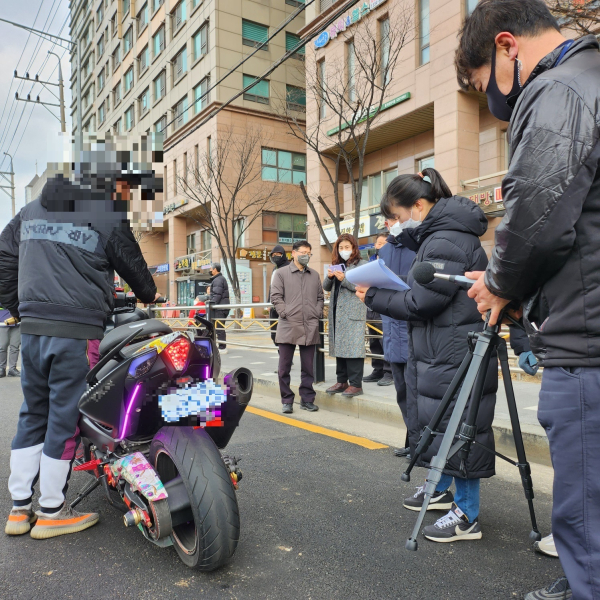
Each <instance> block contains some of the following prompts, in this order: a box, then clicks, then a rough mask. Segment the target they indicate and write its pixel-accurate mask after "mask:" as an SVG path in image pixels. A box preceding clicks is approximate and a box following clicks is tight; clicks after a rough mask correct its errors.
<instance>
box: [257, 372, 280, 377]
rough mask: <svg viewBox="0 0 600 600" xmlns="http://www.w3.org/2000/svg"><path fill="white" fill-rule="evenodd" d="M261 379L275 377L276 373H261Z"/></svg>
mask: <svg viewBox="0 0 600 600" xmlns="http://www.w3.org/2000/svg"><path fill="white" fill-rule="evenodd" d="M260 376H261V377H277V373H261V374H260Z"/></svg>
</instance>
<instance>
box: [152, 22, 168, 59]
mask: <svg viewBox="0 0 600 600" xmlns="http://www.w3.org/2000/svg"><path fill="white" fill-rule="evenodd" d="M152 46H153V49H154V56H158V55H159V54H160V53H161V52H162V51H163V50H164V49H165V26H164V25H162V26H161V27H160V28H159V30H158V31H157V32H156V33H155V34H154V35H153V36H152Z"/></svg>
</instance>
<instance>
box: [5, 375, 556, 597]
mask: <svg viewBox="0 0 600 600" xmlns="http://www.w3.org/2000/svg"><path fill="white" fill-rule="evenodd" d="M20 402H21V390H20V386H19V383H18V381H17V380H9V379H2V380H0V405H1V406H2V418H1V420H0V433H1V436H0V444H1V446H0V448H1V450H2V457H3V458H2V460H1V461H0V479H1V481H0V502H1V505H2V507H4V511H5V513H8V510H9V508H10V499H9V495H8V492H7V487H6V481H7V478H8V461H9V449H10V440H11V438H12V435H13V432H14V428H15V424H16V419H17V414H18V408H19V405H20ZM228 452H229V453H230V454H235V455H236V456H239V457H241V458H242V463H241V466H242V468H243V471H244V479H243V481H242V482H241V484H240V491H239V492H238V494H239V496H238V499H239V504H240V510H241V517H242V537H241V540H240V544H239V546H238V551H237V553H236V555H235V557H234V560H233V561H232V563H231V564H230V565H229V566H227V567H225V568H223V569H222V570H220V571H218V572H215V573H211V574H203V573H196V572H194V571H192V570H190V569H188V568H187V567H185V566H184V565H183V564H182V563H180V562H179V560H178V559H177V557H176V554H175V551H174V550H173V549H172V548H168V549H160V548H158V547H156V546H153V545H152V544H150V543H149V542H147V541H146V540H144V539H143V538H142V536H141V535H140V534H139V532H137V531H135V530H129V529H125V527H124V526H123V524H122V517H121V515H120V513H118V512H117V511H116V510H115V509H113V508H111V507H110V506H109V505H108V504H107V503H106V502H105V501H104V500H103V497H102V494H101V492H100V491H99V490H96V491H95V492H94V493H93V494H92V495H91V496H90V497H88V498H87V499H86V500H85V501H84V502H82V503H81V504H80V509H81V510H96V511H98V512H100V515H101V518H100V523H99V524H98V525H97V526H95V527H93V528H92V529H90V530H87V531H85V532H82V533H79V534H74V535H69V536H64V537H61V538H55V539H52V540H47V541H36V540H32V539H31V538H30V537H29V536H22V537H19V538H8V537H7V536H4V535H3V534H0V598H2V599H3V600H4V599H6V600H13V599H14V600H16V599H34V598H35V599H39V598H44V599H45V600H54V599H71V598H73V599H113V598H114V599H116V598H119V599H125V598H127V599H138V598H139V599H142V598H143V599H144V600H153V599H157V600H158V599H163V598H177V599H179V598H185V599H188V598H190V599H191V598H194V599H195V598H209V599H211V600H213V599H215V600H220V599H230V598H236V599H265V598H267V599H288V598H289V599H313V600H321V599H322V600H333V599H338V598H340V599H342V598H343V599H344V600H350V599H355V598H356V599H361V600H362V599H374V600H384V599H402V600H405V599H406V600H408V599H411V600H412V599H414V600H421V599H423V600H425V599H427V600H429V599H434V598H435V599H436V600H437V599H446V598H448V599H450V598H452V599H461V600H482V599H486V600H487V599H494V600H495V599H509V598H510V599H514V598H522V597H523V594H524V593H526V592H528V591H530V590H531V589H536V588H538V587H542V586H544V585H546V584H547V583H548V582H550V581H552V580H553V579H554V578H555V577H558V576H560V575H561V574H562V572H561V568H560V564H559V563H558V561H557V560H555V559H552V558H547V557H543V556H539V555H536V554H534V552H533V551H532V550H531V548H530V546H529V543H528V539H527V534H528V532H529V523H528V514H527V511H526V506H525V502H524V500H523V498H522V491H521V488H520V487H519V486H518V485H517V484H513V483H509V482H507V481H502V480H500V479H496V478H494V479H491V480H486V481H485V482H484V484H483V485H482V511H481V522H482V528H483V533H484V537H483V539H482V540H480V541H475V542H462V543H461V544H435V543H433V542H428V541H427V540H425V539H424V538H421V540H420V547H419V551H418V552H416V553H410V552H407V551H406V550H405V549H404V541H405V539H406V537H407V536H408V534H409V532H410V530H411V529H412V525H413V523H414V519H415V517H416V513H411V512H408V511H406V510H404V509H403V508H402V506H401V500H402V498H403V497H404V496H405V495H407V494H408V493H411V490H412V488H411V487H410V486H411V484H403V483H400V481H399V467H400V466H403V463H401V462H400V461H399V459H397V458H394V457H393V456H392V454H391V452H390V450H389V449H382V450H367V449H365V448H362V447H359V446H356V445H354V444H350V443H347V442H344V441H341V440H337V439H333V438H331V437H325V436H322V435H319V434H316V433H312V432H309V431H305V430H302V429H298V428H296V427H292V426H289V425H286V424H282V423H277V422H274V421H272V420H269V419H266V418H264V417H261V416H257V415H252V414H246V415H245V416H244V419H243V421H242V425H241V426H240V428H239V430H238V431H237V432H236V434H235V436H234V438H233V440H232V443H231V444H230V446H229V448H228ZM415 475H417V476H416V477H414V478H413V479H414V480H415V481H416V480H417V479H418V476H419V474H415ZM422 475H423V474H421V476H422ZM86 481H87V476H86V475H85V474H83V473H76V474H74V476H73V478H72V480H71V487H70V491H69V494H70V495H72V494H74V493H75V491H76V490H77V489H79V488H80V487H82V486H83V485H84V483H85V482H86ZM536 506H537V510H538V517H539V520H540V524H541V527H542V528H543V531H544V532H545V533H547V532H548V531H549V514H550V506H551V499H550V497H549V496H547V495H544V494H539V495H538V497H537V500H536ZM439 514H440V513H430V514H429V515H428V518H427V520H426V522H427V523H431V522H433V521H434V520H435V518H437V517H436V515H439Z"/></svg>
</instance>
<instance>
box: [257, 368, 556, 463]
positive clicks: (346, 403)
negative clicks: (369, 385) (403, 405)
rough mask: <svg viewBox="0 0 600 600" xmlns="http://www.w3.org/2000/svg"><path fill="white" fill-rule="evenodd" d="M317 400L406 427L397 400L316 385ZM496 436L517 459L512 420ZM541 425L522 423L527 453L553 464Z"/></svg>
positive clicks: (260, 387)
mask: <svg viewBox="0 0 600 600" xmlns="http://www.w3.org/2000/svg"><path fill="white" fill-rule="evenodd" d="M290 387H291V388H292V390H293V391H294V393H295V394H296V395H298V385H294V384H292V385H291V386H290ZM254 390H255V391H257V392H259V393H261V394H264V395H266V396H275V397H279V384H278V382H276V381H271V380H268V379H261V378H259V377H256V378H255V379H254ZM315 391H316V393H317V395H316V398H315V401H316V403H317V404H318V405H319V408H320V409H322V410H327V411H329V412H333V413H338V414H342V415H346V416H349V417H354V418H356V419H363V420H364V421H369V422H375V423H381V424H384V425H395V426H398V428H400V429H405V425H404V421H403V420H402V415H401V413H400V410H399V409H398V407H397V406H396V405H395V404H392V403H390V402H380V401H379V400H377V399H376V398H373V397H369V396H365V395H362V396H358V397H355V398H342V397H341V396H340V395H339V394H335V395H329V394H327V393H326V392H325V391H323V390H319V389H316V390H315ZM493 429H494V437H495V440H496V452H500V453H501V454H505V455H507V456H508V457H509V458H512V459H514V460H516V451H515V444H514V441H513V431H512V425H511V423H510V421H505V420H502V419H496V420H494V424H493ZM541 431H543V430H541V428H539V427H535V426H533V425H529V424H527V423H521V432H522V434H523V444H524V446H525V453H526V454H527V460H528V461H529V462H535V463H538V464H542V465H546V466H552V463H551V460H550V449H549V446H548V438H547V437H546V435H545V434H543V433H541Z"/></svg>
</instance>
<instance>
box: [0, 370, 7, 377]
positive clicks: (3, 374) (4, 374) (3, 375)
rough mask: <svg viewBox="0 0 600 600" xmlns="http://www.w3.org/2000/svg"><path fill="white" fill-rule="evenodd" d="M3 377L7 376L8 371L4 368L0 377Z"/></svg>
mask: <svg viewBox="0 0 600 600" xmlns="http://www.w3.org/2000/svg"><path fill="white" fill-rule="evenodd" d="M2 377H6V371H4V370H2V371H0V378H2Z"/></svg>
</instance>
